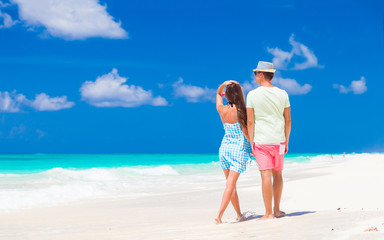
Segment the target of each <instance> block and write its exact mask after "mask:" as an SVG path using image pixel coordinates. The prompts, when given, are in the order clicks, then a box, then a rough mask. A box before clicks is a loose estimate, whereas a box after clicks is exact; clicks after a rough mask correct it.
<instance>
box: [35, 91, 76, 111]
mask: <svg viewBox="0 0 384 240" xmlns="http://www.w3.org/2000/svg"><path fill="white" fill-rule="evenodd" d="M29 104H30V106H31V107H33V108H34V109H36V110H37V111H58V110H61V109H66V108H71V107H73V106H74V105H75V103H74V102H69V101H67V96H62V97H49V96H48V95H47V94H45V93H40V94H38V95H36V98H35V100H33V101H30V103H29Z"/></svg>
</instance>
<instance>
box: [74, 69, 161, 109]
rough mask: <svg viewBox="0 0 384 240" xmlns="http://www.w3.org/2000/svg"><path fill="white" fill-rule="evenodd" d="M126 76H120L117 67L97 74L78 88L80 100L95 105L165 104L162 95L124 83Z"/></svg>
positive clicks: (131, 105)
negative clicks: (108, 71) (154, 95)
mask: <svg viewBox="0 0 384 240" xmlns="http://www.w3.org/2000/svg"><path fill="white" fill-rule="evenodd" d="M126 81H127V78H124V77H120V76H119V74H118V73H117V69H115V68H114V69H113V70H112V72H110V73H108V74H105V75H102V76H99V77H98V78H97V79H96V81H86V82H84V83H83V84H82V86H81V88H80V93H81V96H82V100H84V101H86V102H87V103H89V104H90V105H93V106H95V107H137V106H141V105H145V104H149V105H153V106H165V105H167V104H168V102H167V100H166V99H165V98H163V97H153V95H152V92H151V91H146V90H144V89H143V88H142V87H140V86H135V85H127V84H124V83H125V82H126Z"/></svg>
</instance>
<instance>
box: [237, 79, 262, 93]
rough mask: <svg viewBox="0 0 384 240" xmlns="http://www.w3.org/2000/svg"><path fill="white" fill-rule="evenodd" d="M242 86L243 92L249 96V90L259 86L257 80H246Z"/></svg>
mask: <svg viewBox="0 0 384 240" xmlns="http://www.w3.org/2000/svg"><path fill="white" fill-rule="evenodd" d="M241 85H242V87H243V92H244V94H245V96H247V94H248V92H249V91H251V90H253V89H255V88H257V87H258V86H257V85H256V82H255V81H252V82H249V81H246V82H244V83H243V84H241Z"/></svg>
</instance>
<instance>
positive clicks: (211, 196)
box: [0, 154, 384, 240]
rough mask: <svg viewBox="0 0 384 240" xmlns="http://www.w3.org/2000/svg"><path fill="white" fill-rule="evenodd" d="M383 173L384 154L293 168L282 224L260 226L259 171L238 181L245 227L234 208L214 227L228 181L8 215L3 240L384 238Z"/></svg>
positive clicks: (0, 233)
mask: <svg viewBox="0 0 384 240" xmlns="http://www.w3.org/2000/svg"><path fill="white" fill-rule="evenodd" d="M383 169H384V155H382V154H355V155H347V156H346V158H345V159H344V158H339V159H330V161H328V162H327V161H326V162H324V161H319V162H316V160H313V161H311V162H310V163H302V164H291V165H287V167H286V169H285V170H284V172H283V174H284V178H285V185H284V190H283V197H282V204H281V208H282V210H284V211H285V212H286V213H287V216H286V217H284V218H280V219H273V220H268V221H257V218H259V217H260V216H261V215H262V214H263V213H264V207H263V201H262V196H261V190H260V178H259V175H258V170H257V168H256V166H252V169H251V171H250V172H249V173H247V174H246V175H244V177H243V176H241V177H240V180H239V182H238V193H239V198H240V204H241V210H242V212H243V213H244V214H245V216H246V217H247V221H244V222H236V220H235V218H236V214H235V212H234V210H233V208H232V206H231V205H229V207H228V209H227V211H226V212H225V214H224V217H223V224H221V225H215V224H214V217H215V215H216V214H217V211H218V207H219V204H220V201H221V196H222V192H223V190H224V187H225V182H224V180H223V181H222V182H221V183H220V184H217V186H214V187H211V188H209V189H202V190H195V189H194V190H192V191H188V189H185V191H177V192H172V191H167V189H164V194H162V195H157V196H142V197H134V198H133V197H110V198H106V197H104V198H93V199H88V200H82V201H78V202H75V203H68V204H63V205H59V206H53V207H44V208H42V207H39V208H32V209H26V210H19V211H10V212H1V213H0V223H1V224H0V239H7V240H8V239H9V240H12V239H39V240H43V239H57V240H59V239H66V240H67V239H234V238H237V239H384V192H383V187H382V183H383V182H384V175H383V174H382V170H383Z"/></svg>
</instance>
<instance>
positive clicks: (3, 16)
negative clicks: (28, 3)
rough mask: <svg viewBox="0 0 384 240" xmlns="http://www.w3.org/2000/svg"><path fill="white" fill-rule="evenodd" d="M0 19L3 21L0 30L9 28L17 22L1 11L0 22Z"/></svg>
mask: <svg viewBox="0 0 384 240" xmlns="http://www.w3.org/2000/svg"><path fill="white" fill-rule="evenodd" d="M0 3H1V2H0ZM0 7H1V5H0ZM1 19H2V20H3V24H0V28H10V27H12V26H13V25H15V24H16V23H17V22H18V21H16V20H12V17H11V16H10V15H9V14H7V13H3V12H2V11H0V22H1Z"/></svg>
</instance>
